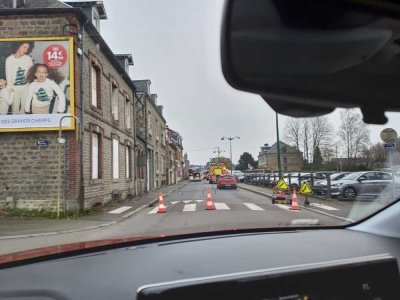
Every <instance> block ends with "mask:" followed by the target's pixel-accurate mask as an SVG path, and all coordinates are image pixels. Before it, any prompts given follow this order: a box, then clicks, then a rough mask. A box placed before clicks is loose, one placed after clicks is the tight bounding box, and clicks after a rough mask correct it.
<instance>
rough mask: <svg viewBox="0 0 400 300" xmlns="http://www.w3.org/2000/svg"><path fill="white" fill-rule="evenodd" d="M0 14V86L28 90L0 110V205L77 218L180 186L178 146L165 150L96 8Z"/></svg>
mask: <svg viewBox="0 0 400 300" xmlns="http://www.w3.org/2000/svg"><path fill="white" fill-rule="evenodd" d="M0 8H2V9H1V10H0V78H7V81H8V85H9V86H10V88H13V90H16V91H18V93H19V94H21V95H22V94H23V93H27V94H28V95H31V94H30V93H31V90H34V89H37V91H35V93H32V99H31V100H29V102H28V103H23V102H22V101H23V100H24V101H25V99H30V98H29V97H26V96H24V97H25V98H24V97H22V96H21V97H20V98H18V97H15V96H14V95H13V100H12V103H11V104H10V105H9V106H4V105H3V106H1V107H0V139H1V145H0V183H1V188H0V206H6V207H17V208H26V209H50V210H54V209H55V208H56V207H57V205H60V206H59V207H61V206H62V208H63V209H67V210H78V209H79V210H83V209H87V208H92V207H95V206H99V205H103V204H105V203H106V202H108V201H111V200H124V199H130V198H132V197H135V196H138V195H143V194H144V193H146V192H148V191H150V190H154V189H157V188H159V187H161V186H164V185H166V184H174V183H176V182H178V179H179V178H182V172H183V171H182V167H183V165H178V167H177V164H176V161H177V160H178V161H179V164H182V163H183V158H182V150H183V147H182V138H181V137H180V135H179V134H178V135H179V137H180V142H178V143H177V144H175V141H174V143H173V145H170V144H169V143H167V140H166V133H167V131H166V120H165V118H164V116H163V107H162V106H160V105H158V104H157V95H156V94H151V93H150V84H151V82H150V80H135V81H132V79H131V78H130V76H129V69H130V68H131V67H132V66H133V59H132V55H131V54H114V53H113V52H112V51H111V50H110V47H109V46H108V45H107V44H106V42H105V41H104V39H103V38H102V36H101V34H100V25H101V20H104V19H107V14H106V10H105V7H104V5H103V2H102V1H82V2H65V3H64V2H60V1H57V0H41V1H34V0H25V1H6V0H0ZM43 8H46V9H45V10H43ZM17 46H18V47H17ZM21 49H24V50H21ZM20 57H23V59H22V60H18V59H19V58H20ZM20 61H23V62H24V63H23V64H21V66H22V68H21V66H19V67H18V68H17V62H18V63H20ZM10 62H11V63H10ZM9 66H11V68H10V67H9ZM9 70H12V71H9ZM38 70H42V73H45V74H47V75H46V76H47V77H46V78H45V79H43V80H41V78H39V77H38V78H35V77H33V76H31V75H32V74H35V75H36V73H37V71H38ZM43 70H45V71H46V72H45V71H43ZM10 73H13V74H14V75H13V76H11V77H10V76H8V75H10ZM30 74H31V75H30ZM10 90H11V89H10ZM24 95H25V94H24ZM10 97H11V96H10ZM10 99H11V98H10ZM16 99H19V100H18V101H16ZM25 102H26V101H25ZM75 120H76V121H75ZM47 123H48V124H47ZM60 129H61V139H59V138H58V137H59V130H60ZM178 140H179V138H178ZM59 150H60V151H59ZM59 153H60V154H61V155H59ZM171 160H173V161H174V163H171ZM58 174H60V176H59V175H58Z"/></svg>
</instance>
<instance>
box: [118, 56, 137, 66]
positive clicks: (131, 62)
mask: <svg viewBox="0 0 400 300" xmlns="http://www.w3.org/2000/svg"><path fill="white" fill-rule="evenodd" d="M115 57H116V58H118V59H127V60H128V63H129V65H130V66H133V57H132V54H115Z"/></svg>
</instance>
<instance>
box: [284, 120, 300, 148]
mask: <svg viewBox="0 0 400 300" xmlns="http://www.w3.org/2000/svg"><path fill="white" fill-rule="evenodd" d="M301 129H302V122H301V119H296V118H290V119H288V120H287V122H286V123H285V129H284V138H285V140H286V141H287V142H288V143H289V145H291V146H293V147H296V148H297V149H300V142H301Z"/></svg>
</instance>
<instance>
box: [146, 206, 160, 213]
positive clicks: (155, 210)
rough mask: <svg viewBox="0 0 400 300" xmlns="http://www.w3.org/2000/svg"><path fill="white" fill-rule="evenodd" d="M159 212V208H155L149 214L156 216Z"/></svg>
mask: <svg viewBox="0 0 400 300" xmlns="http://www.w3.org/2000/svg"><path fill="white" fill-rule="evenodd" d="M157 211H158V206H156V207H154V208H153V209H152V210H151V211H149V212H148V213H147V214H148V215H152V214H156V213H157Z"/></svg>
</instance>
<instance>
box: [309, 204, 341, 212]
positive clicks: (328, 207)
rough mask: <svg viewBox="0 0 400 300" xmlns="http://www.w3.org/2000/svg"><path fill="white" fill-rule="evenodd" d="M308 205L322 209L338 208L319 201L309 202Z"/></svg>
mask: <svg viewBox="0 0 400 300" xmlns="http://www.w3.org/2000/svg"><path fill="white" fill-rule="evenodd" d="M310 206H314V207H318V208H322V209H326V210H339V209H338V208H335V207H332V206H328V205H325V204H321V203H310Z"/></svg>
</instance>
